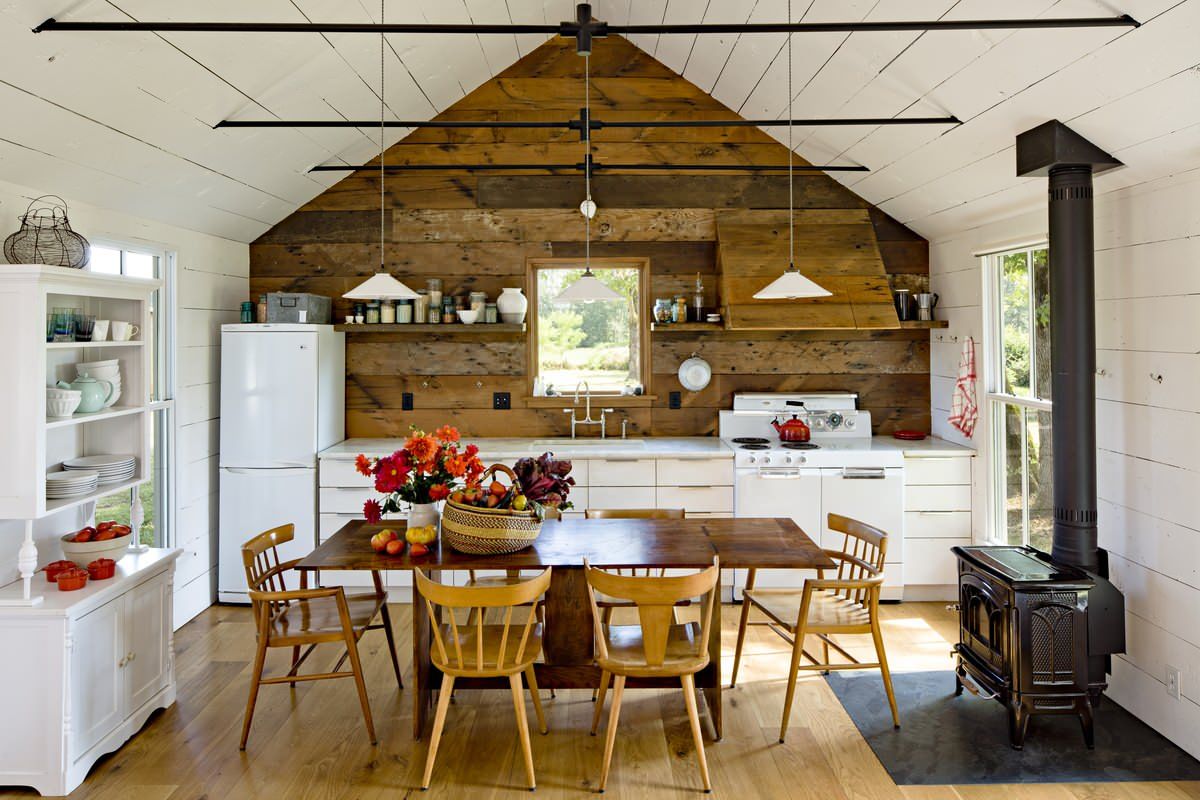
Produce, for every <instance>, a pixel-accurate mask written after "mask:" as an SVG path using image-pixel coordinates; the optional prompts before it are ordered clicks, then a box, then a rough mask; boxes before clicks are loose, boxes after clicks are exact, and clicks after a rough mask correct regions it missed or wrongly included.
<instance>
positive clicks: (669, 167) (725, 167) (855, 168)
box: [309, 162, 870, 172]
mask: <svg viewBox="0 0 1200 800" xmlns="http://www.w3.org/2000/svg"><path fill="white" fill-rule="evenodd" d="M383 168H384V169H385V170H386V171H388V172H507V171H514V172H542V171H546V170H573V171H579V172H582V171H583V163H582V162H580V163H578V164H386V165H384V167H383ZM366 169H369V170H373V171H376V172H377V171H378V170H379V165H378V164H357V165H345V166H343V165H341V164H318V165H317V166H315V167H312V168H310V169H309V172H354V171H356V170H366ZM792 169H794V170H795V171H796V172H870V168H869V167H864V166H861V165H859V164H820V165H811V164H810V165H805V166H795V167H793V168H792ZM592 170H593V171H598V170H599V171H603V170H621V171H628V172H641V171H647V172H649V171H655V172H785V171H786V170H787V165H786V164H781V165H770V164H604V163H600V162H593V163H592Z"/></svg>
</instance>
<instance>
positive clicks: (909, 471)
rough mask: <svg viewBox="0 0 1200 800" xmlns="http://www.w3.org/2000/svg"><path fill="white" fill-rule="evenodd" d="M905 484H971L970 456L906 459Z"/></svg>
mask: <svg viewBox="0 0 1200 800" xmlns="http://www.w3.org/2000/svg"><path fill="white" fill-rule="evenodd" d="M904 482H905V483H907V484H908V485H909V486H929V485H936V484H964V483H965V484H969V483H970V482H971V457H970V456H930V457H929V458H906V459H904Z"/></svg>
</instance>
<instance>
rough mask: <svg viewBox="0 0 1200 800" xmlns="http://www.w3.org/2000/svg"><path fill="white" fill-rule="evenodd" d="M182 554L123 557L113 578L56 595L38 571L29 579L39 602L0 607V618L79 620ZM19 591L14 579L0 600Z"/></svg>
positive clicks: (155, 551) (159, 550) (158, 551)
mask: <svg viewBox="0 0 1200 800" xmlns="http://www.w3.org/2000/svg"><path fill="white" fill-rule="evenodd" d="M182 552H183V551H182V550H179V549H178V548H167V547H152V548H150V549H149V550H146V551H144V552H141V553H138V552H132V553H127V554H126V555H124V556H122V557H121V559H120V560H119V561H118V562H117V570H116V574H115V575H113V577H112V578H108V579H105V580H102V581H91V580H90V581H88V582H87V584H86V585H85V586H84V587H83V588H82V589H76V590H75V591H73V592H60V591H59V590H58V587H57V586H55V585H54V584H53V583H50V582H49V581H47V580H46V574H45V573H44V572H42V571H41V570H39V571H38V572H37V573H35V574H34V576H33V586H32V589H33V594H35V595H38V594H40V595H41V596H42V602H41V603H40V604H38V605H36V606H4V607H0V616H4V617H14V616H15V617H25V616H51V617H66V616H74V617H79V616H82V615H83V614H84V613H86V612H87V611H90V610H91V609H92V608H99V607H100V606H102V605H104V604H105V603H107V602H108V601H109V600H111V599H112V598H114V597H116V596H117V595H119V594H121V593H122V592H125V591H127V590H128V589H129V588H130V587H131V586H133V585H135V584H136V583H138V582H139V581H141V580H142V576H144V575H147V574H149V573H150V572H152V571H154V570H155V569H161V568H162V567H165V566H166V565H168V564H170V562H172V561H174V560H175V559H177V558H179V555H180V554H181V553H182ZM22 591H23V585H22V583H21V581H20V580H19V579H18V580H15V581H13V582H12V583H10V584H8V585H7V586H3V587H0V597H4V598H13V599H15V598H18V597H21V596H22Z"/></svg>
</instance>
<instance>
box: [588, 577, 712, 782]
mask: <svg viewBox="0 0 1200 800" xmlns="http://www.w3.org/2000/svg"><path fill="white" fill-rule="evenodd" d="M583 570H584V574H585V575H586V577H587V582H588V589H589V591H588V597H589V599H590V601H591V605H592V618H593V621H594V623H595V626H596V652H597V657H596V661H597V663H598V664H599V665H600V670H601V672H600V698H599V700H598V702H597V703H596V708H595V711H594V712H593V714H592V735H595V733H596V729H597V728H598V727H599V725H600V712H601V710H602V709H603V708H604V696H605V694H606V693H607V691H608V684H609V681H610V680H611V681H612V684H613V704H612V711H611V712H610V713H609V717H608V734H607V737H606V739H605V742H604V766H603V767H602V768H601V771H600V784H599V786H598V789H599V791H601V792H603V791H604V787H605V785H606V784H607V783H608V770H609V765H610V764H611V763H612V753H613V744H614V743H615V741H616V738H617V721H618V720H619V718H620V715H621V697H622V695H623V694H624V692H625V679H626V678H627V677H630V676H632V677H678V678H679V680H680V683H681V684H682V686H683V700H684V703H685V704H686V705H687V712H688V718H689V720H690V721H691V725H692V738H693V739H694V740H695V742H696V757H697V758H698V760H699V762H700V778H701V780H702V781H703V783H704V791H705V792H710V791H712V784H711V783H709V780H708V761H707V760H706V759H705V757H704V740H703V738H702V736H701V733H700V716H699V713H698V711H697V709H696V681H695V675H696V673H697V672H699V671H700V670H702V669H704V668H705V667H706V666H708V637H709V631H710V628H711V626H712V617H713V606H714V605H716V604H717V597H716V586H717V577H718V576H719V574H720V571H719V570H720V564H719V562H718V560H717V559H716V558H715V557H714V558H713V565H712V566H711V567H708V568H707V569H704V570H702V571H700V572H697V573H693V574H691V575H684V576H682V577H671V578H666V577H658V576H649V577H646V576H632V575H618V574H615V573H611V572H605V571H603V570H598V569H593V568H592V566H591V565H590V564H588V562H587V560H586V559H585V560H584V562H583ZM599 593H603V594H604V595H607V596H609V597H615V598H620V599H623V600H626V601H628V602H631V603H633V604H634V605H635V606H636V607H637V610H638V619H639V624H637V625H609V624H606V623H605V622H604V621H603V619H602V618H601V613H600V604H599V602H598V601H597V594H599ZM698 596H703V602H702V605H701V612H700V622H699V623H696V622H688V623H685V624H682V625H681V624H677V623H676V622H675V621H674V614H675V604H676V603H678V602H679V601H680V600H683V599H685V598H691V597H698Z"/></svg>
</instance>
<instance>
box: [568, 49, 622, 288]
mask: <svg viewBox="0 0 1200 800" xmlns="http://www.w3.org/2000/svg"><path fill="white" fill-rule="evenodd" d="M591 61H592V56H591V53H585V54H584V56H583V115H584V118H585V119H591V118H592V117H591V111H592V109H591V97H592V92H591ZM583 143H584V153H583V187H584V200H583V202H582V203H580V204H579V213H580V214H583V230H584V240H583V274H582V275H580V276H579V278H578V279H576V281H575V282H574V283H572V284H571V285H570V286H568V287H567V288H566V289H563V290H562V292H560V293H559V295H558V297H556V298H554V302H555V304H556V305H569V304H571V303H594V302H595V301H597V300H624V299H625V297H624V296H623V295H622V294H621V293H620V292H618V291H616V290H615V289H612V288H610V287H609V286H607V285H606V284H604V283H603V282H602V281H601V280H600V279H599V278H597V277H596V276H595V274H594V273H593V272H592V217H594V216H596V201H595V200H593V199H592V129H591V126H590V125H585V126H584V134H583Z"/></svg>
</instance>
